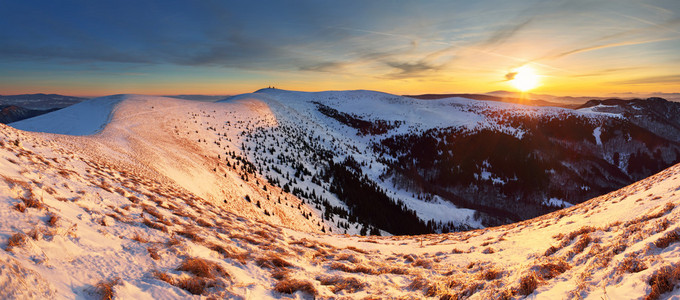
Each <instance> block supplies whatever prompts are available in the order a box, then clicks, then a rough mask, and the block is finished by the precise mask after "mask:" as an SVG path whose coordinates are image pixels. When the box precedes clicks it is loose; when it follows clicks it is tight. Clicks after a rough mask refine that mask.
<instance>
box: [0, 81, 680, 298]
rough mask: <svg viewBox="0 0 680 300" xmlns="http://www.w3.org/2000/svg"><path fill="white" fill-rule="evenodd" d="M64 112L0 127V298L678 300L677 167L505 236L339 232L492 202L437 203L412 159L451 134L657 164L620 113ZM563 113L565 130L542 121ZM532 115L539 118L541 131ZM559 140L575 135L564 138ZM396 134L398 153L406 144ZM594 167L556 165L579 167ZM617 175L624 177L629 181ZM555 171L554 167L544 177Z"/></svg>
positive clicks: (249, 101)
mask: <svg viewBox="0 0 680 300" xmlns="http://www.w3.org/2000/svg"><path fill="white" fill-rule="evenodd" d="M79 105H81V106H78V105H74V106H71V107H69V108H70V110H68V108H67V109H62V110H59V111H56V112H53V113H50V114H46V115H43V116H40V117H36V118H34V119H29V120H25V121H23V122H20V123H16V124H12V125H13V126H16V127H18V128H25V129H30V130H33V131H39V132H26V131H21V130H16V129H14V128H12V127H7V126H2V125H0V141H1V143H0V156H1V157H2V158H1V159H0V164H1V165H0V175H1V176H2V177H3V181H2V182H0V191H1V193H0V245H2V246H3V248H2V249H3V251H0V286H2V287H3V288H2V289H0V298H27V297H28V298H54V297H56V298H90V297H100V296H104V297H106V296H107V295H115V296H116V297H119V298H123V299H127V298H134V299H144V298H164V299H171V298H189V297H192V295H204V296H213V297H218V298H242V299H250V298H255V299H262V298H283V297H290V296H291V294H294V297H298V298H311V297H317V298H322V299H323V298H326V299H331V298H343V297H346V298H366V297H368V298H375V297H378V298H426V297H428V298H430V297H431V298H443V299H453V298H467V297H471V298H479V299H488V298H506V299H507V298H513V297H524V296H529V295H530V296H532V297H537V298H578V297H584V298H593V299H601V298H616V299H619V298H637V297H643V296H645V295H647V296H651V297H652V298H654V297H657V298H658V297H659V296H664V297H666V296H668V295H670V294H668V292H671V293H677V292H674V291H673V290H674V286H675V284H676V283H677V282H678V280H680V256H678V253H677V252H678V249H680V248H678V247H680V246H678V245H680V243H678V241H680V228H679V227H678V218H679V217H680V210H678V209H677V208H676V206H677V205H678V204H680V203H679V202H680V199H679V197H678V196H677V195H676V193H677V189H678V188H680V179H678V175H679V174H680V166H678V165H676V166H672V167H671V168H669V169H666V170H664V171H662V172H660V173H659V174H656V175H654V176H652V177H649V178H647V179H644V180H642V181H639V182H637V183H634V184H632V185H629V186H627V187H624V188H622V189H619V190H617V191H614V192H612V193H609V194H606V195H603V196H600V197H597V198H594V199H592V200H589V201H586V202H584V203H582V204H576V205H573V206H571V207H569V208H566V209H563V210H559V211H556V212H553V213H549V214H546V215H543V216H540V217H538V218H535V219H531V220H526V221H522V222H519V223H513V224H509V225H505V226H501V227H494V228H486V229H479V230H473V231H467V232H459V233H448V234H429V235H418V236H412V235H406V236H391V237H378V236H371V237H362V236H350V235H342V234H339V233H344V232H347V233H362V231H365V232H367V233H370V232H373V233H381V234H386V233H415V232H418V231H430V230H434V229H442V228H444V226H443V225H439V222H440V221H441V223H442V224H447V222H448V224H449V225H448V226H449V227H448V228H451V229H462V228H468V227H482V226H483V225H484V223H485V222H490V221H489V220H491V219H493V214H492V213H491V212H490V210H488V209H486V211H485V209H484V208H482V207H481V206H477V207H472V208H471V207H464V206H463V205H460V204H456V203H455V201H452V199H449V198H447V197H449V196H450V194H453V193H454V192H455V189H454V188H452V186H451V185H443V184H440V187H439V189H434V187H435V185H434V183H437V182H436V181H434V183H433V182H430V181H428V180H431V179H432V178H435V175H433V174H425V173H422V170H420V168H423V165H421V164H424V163H430V164H432V165H440V164H442V162H443V161H445V158H446V157H447V155H445V154H448V153H445V152H441V153H440V152H439V150H440V149H439V148H438V147H443V146H442V144H444V145H451V146H456V147H452V150H451V151H452V152H451V154H452V155H451V156H452V157H454V158H456V159H457V155H458V154H457V152H454V151H457V150H454V149H456V148H458V146H460V145H465V144H467V142H466V143H463V144H457V142H458V140H456V139H458V138H469V137H471V136H472V137H474V136H475V134H479V133H485V132H488V133H487V134H491V136H497V137H501V136H502V137H504V139H503V140H500V141H514V140H519V141H520V142H519V144H523V143H526V142H527V141H528V139H529V138H530V137H532V138H534V139H537V138H535V137H534V136H537V135H538V133H542V134H543V135H544V136H546V137H555V139H549V138H546V140H547V141H549V142H550V143H552V144H556V145H559V147H554V148H551V149H553V150H555V151H557V150H561V149H563V148H567V149H571V147H582V148H583V149H586V150H588V149H591V148H592V149H595V150H588V152H581V153H586V154H588V155H590V153H608V152H607V149H608V148H607V147H615V145H616V144H615V143H618V141H619V140H620V141H623V142H626V143H627V145H628V147H629V148H626V147H623V148H621V149H623V150H618V151H638V150H639V149H642V147H653V148H652V150H653V151H658V152H660V153H661V154H660V155H661V158H664V156H665V155H668V156H672V155H671V154H672V153H673V152H672V151H673V149H675V148H674V147H675V143H676V142H675V141H672V140H668V139H664V138H663V137H653V138H650V141H648V140H646V139H642V138H639V136H647V135H648V134H649V133H650V132H649V131H648V130H646V129H645V128H643V127H641V126H639V125H635V124H633V123H631V122H629V121H628V120H627V119H626V118H625V116H622V115H621V114H617V113H611V112H600V111H596V110H593V109H583V110H577V111H572V110H566V109H561V108H537V107H529V106H520V105H515V104H507V103H498V102H480V101H475V100H469V99H441V100H428V101H419V100H415V99H410V98H405V97H399V96H394V95H389V94H383V93H377V92H370V91H352V92H322V93H301V92H288V91H281V90H273V89H266V90H261V91H258V92H256V93H253V94H246V95H239V96H235V97H230V98H228V99H225V100H224V101H222V102H220V103H206V102H196V101H187V100H180V99H171V98H163V97H149V96H136V95H117V96H110V97H104V98H99V99H92V100H88V101H86V102H83V103H81V104H79ZM82 114H86V115H82ZM560 122H565V123H562V124H568V125H569V129H568V130H567V129H563V130H556V129H555V128H558V129H559V128H561V126H559V125H557V124H560ZM545 124H549V125H553V126H555V127H549V128H553V129H551V130H552V131H549V132H542V131H541V130H545V129H544V128H545V127H544V125H545ZM610 124H613V125H610ZM614 125H616V126H619V127H615V126H614ZM573 126H577V127H573ZM578 126H581V127H578ZM626 126H629V127H626ZM631 126H633V127H631ZM574 128H576V129H579V130H578V131H576V133H573V132H572V131H571V130H573V129H574ZM610 128H619V131H620V132H616V131H614V132H611V133H610V131H609V129H610ZM598 129H599V130H598ZM41 132H52V133H41ZM563 132H568V133H569V134H566V135H564V133H563ZM55 133H58V134H55ZM453 133H455V134H456V135H451V136H452V138H451V139H446V138H445V139H442V140H440V141H438V142H434V145H433V146H434V147H435V148H434V149H435V150H437V151H436V152H434V155H435V158H436V159H437V160H436V161H429V162H428V161H425V160H424V159H423V158H426V157H428V156H427V154H428V153H420V152H418V151H420V150H418V147H413V146H419V147H421V148H425V149H430V150H429V151H431V148H429V147H424V146H427V145H428V144H424V143H426V140H427V139H424V140H419V139H418V138H421V139H422V138H426V137H429V136H438V135H444V136H449V135H448V134H453ZM638 135H639V136H638ZM412 136H413V137H414V138H415V140H411V139H410V138H409V137H412ZM565 136H566V137H568V138H571V139H566V140H564V141H561V140H560V139H562V138H564V137H565ZM584 137H587V138H585V139H586V141H585V142H583V141H581V139H582V138H584ZM629 137H630V138H629ZM402 139H403V140H406V141H408V143H414V144H411V146H410V147H409V146H408V145H409V144H408V143H406V145H407V146H406V147H405V146H403V145H404V143H402V142H400V141H402ZM433 140H435V139H434V138H433ZM482 140H484V139H482ZM384 141H387V142H384ZM477 145H479V146H480V147H474V148H471V149H470V150H469V151H473V152H482V153H485V154H486V152H487V151H485V148H481V146H482V145H484V144H482V143H479V144H477ZM498 145H500V146H496V148H500V149H501V150H504V151H505V152H508V153H511V152H512V151H513V150H512V148H510V147H509V146H508V145H509V144H506V143H499V144H498ZM536 145H544V144H541V143H537V144H536ZM488 148H491V146H490V145H486V149H488ZM624 148H625V149H624ZM529 149H534V150H535V149H539V147H537V146H536V147H535V148H529ZM574 149H576V148H574ZM614 149H619V148H614ZM645 149H648V148H645ZM656 149H658V150H656ZM534 150H532V151H534ZM574 152H575V151H574ZM490 153H491V152H490ZM529 153H530V155H531V156H536V157H546V156H547V154H546V153H535V152H531V151H530V152H529ZM626 153H627V152H626ZM635 153H637V152H635ZM577 154H578V153H577ZM570 155H573V153H571V152H570ZM567 157H568V156H567ZM602 157H605V156H604V154H602ZM621 157H625V156H624V155H623V154H621V153H620V154H619V160H622V158H621ZM409 158H410V162H409V161H408V160H407V159H409ZM476 159H477V158H476V157H472V158H470V159H467V160H465V161H472V162H478V161H476ZM612 159H613V158H612ZM672 159H674V157H670V158H669V160H672ZM602 160H603V161H605V162H608V161H607V159H605V158H602ZM485 161H486V160H482V161H481V162H479V165H477V166H476V167H470V168H471V169H472V170H475V172H476V173H474V174H476V175H477V178H474V174H473V175H472V177H473V178H474V180H476V181H475V182H476V184H478V186H483V183H484V182H490V183H491V185H490V187H494V186H496V185H497V186H499V187H502V186H505V185H507V184H508V183H511V182H512V180H513V179H514V177H510V176H507V174H511V173H504V172H505V170H503V169H502V168H501V167H499V166H498V165H497V164H496V162H497V161H492V160H488V161H487V162H485ZM500 161H501V162H502V161H503V160H500ZM574 161H576V158H574ZM592 161H595V160H594V159H593V158H589V159H586V160H585V163H583V166H577V167H573V166H571V167H569V169H570V170H572V172H574V173H577V171H578V170H580V169H579V168H580V167H582V168H583V169H587V170H594V169H593V167H592V166H593V165H595V164H594V163H592ZM629 161H630V160H629ZM633 161H634V160H633ZM612 162H613V161H612ZM407 163H409V164H411V165H408V164H407ZM567 164H569V163H567ZM572 164H573V162H572ZM589 164H590V165H589ZM666 164H668V162H666ZM642 165H643V166H644V167H643V168H642V169H643V170H644V168H647V167H649V166H647V165H645V164H642ZM522 166H529V164H528V163H527V162H526V161H523V164H522ZM409 167H410V169H409ZM538 167H541V166H540V165H539V166H538ZM475 168H477V169H475ZM614 169H618V170H619V171H617V172H618V173H621V174H624V175H625V176H621V177H622V178H624V179H627V180H631V179H633V177H632V176H633V175H632V174H636V173H635V172H633V171H631V170H630V169H629V168H627V167H621V168H619V167H618V166H615V167H614ZM498 170H501V171H498ZM539 171H540V169H539ZM516 172H521V171H519V170H517V171H516ZM560 172H566V171H563V170H562V169H555V170H554V171H549V172H548V174H561V173H560ZM610 172H611V173H612V174H614V173H615V171H610ZM421 173H422V174H421ZM521 176H523V175H522V174H521V173H517V174H516V177H517V179H518V180H517V181H519V179H520V178H523V177H521ZM574 176H575V175H574ZM418 178H421V180H420V181H419V180H417V179H418ZM551 178H552V177H550V176H548V179H549V180H552V179H551ZM566 178H567V179H568V178H570V177H566ZM602 181H603V182H605V181H606V178H603V179H602ZM538 183H540V182H538ZM562 183H563V185H565V186H571V185H573V184H572V183H570V182H568V181H566V180H565V181H563V182H562ZM577 184H578V183H577ZM619 184H624V183H623V182H620V183H619ZM279 186H280V187H279ZM589 186H590V187H591V189H593V188H594V186H596V185H589ZM428 187H430V188H432V190H428V189H426V188H428ZM444 192H446V193H444ZM447 193H448V194H447ZM525 194H526V195H530V193H525ZM478 195H480V196H481V195H483V193H482V192H479V193H478ZM454 200H455V199H454ZM540 200H541V201H545V202H541V203H545V205H547V206H550V205H556V206H559V205H564V204H565V203H566V202H565V200H564V198H561V199H560V198H557V197H552V198H547V199H540ZM530 204H531V201H527V203H526V204H523V205H524V206H525V207H531V206H530ZM541 205H543V204H541ZM476 215H477V217H475V216H476ZM483 215H485V216H486V217H480V216H483ZM430 220H435V222H432V221H431V222H427V221H430ZM496 220H497V218H496ZM324 232H325V233H324Z"/></svg>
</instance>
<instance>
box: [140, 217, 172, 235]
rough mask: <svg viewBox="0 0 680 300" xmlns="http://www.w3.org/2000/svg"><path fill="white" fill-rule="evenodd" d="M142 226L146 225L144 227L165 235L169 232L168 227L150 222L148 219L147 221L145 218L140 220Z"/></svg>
mask: <svg viewBox="0 0 680 300" xmlns="http://www.w3.org/2000/svg"><path fill="white" fill-rule="evenodd" d="M142 224H144V225H146V226H147V227H149V228H153V229H156V230H159V231H162V232H165V233H168V232H169V230H168V227H166V226H165V225H163V224H159V223H156V222H154V221H151V220H149V219H147V218H144V219H143V220H142Z"/></svg>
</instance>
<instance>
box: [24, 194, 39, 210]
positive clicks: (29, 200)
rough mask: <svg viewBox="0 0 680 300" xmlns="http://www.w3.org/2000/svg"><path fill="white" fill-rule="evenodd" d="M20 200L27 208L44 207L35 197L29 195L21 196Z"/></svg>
mask: <svg viewBox="0 0 680 300" xmlns="http://www.w3.org/2000/svg"><path fill="white" fill-rule="evenodd" d="M20 199H21V201H23V202H24V204H25V205H26V207H27V208H35V209H44V208H45V205H44V204H43V203H42V202H40V200H38V199H35V198H33V197H32V195H31V196H29V197H21V198H20Z"/></svg>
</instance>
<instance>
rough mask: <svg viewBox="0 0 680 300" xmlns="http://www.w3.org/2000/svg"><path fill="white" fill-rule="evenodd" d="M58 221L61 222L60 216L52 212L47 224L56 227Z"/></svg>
mask: <svg viewBox="0 0 680 300" xmlns="http://www.w3.org/2000/svg"><path fill="white" fill-rule="evenodd" d="M57 222H59V216H57V215H55V214H53V213H50V214H49V218H48V219H47V225H49V226H50V227H56V226H57Z"/></svg>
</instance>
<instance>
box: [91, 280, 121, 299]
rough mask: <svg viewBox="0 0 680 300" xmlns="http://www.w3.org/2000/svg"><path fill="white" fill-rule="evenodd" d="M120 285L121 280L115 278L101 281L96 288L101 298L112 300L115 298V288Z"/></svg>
mask: <svg viewBox="0 0 680 300" xmlns="http://www.w3.org/2000/svg"><path fill="white" fill-rule="evenodd" d="M118 283H120V279H119V278H114V279H111V280H105V281H100V282H99V283H97V285H96V286H95V289H96V291H97V293H98V294H99V295H100V296H101V299H102V300H112V299H113V298H114V297H115V293H114V292H113V287H114V286H116V285H117V284H118Z"/></svg>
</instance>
